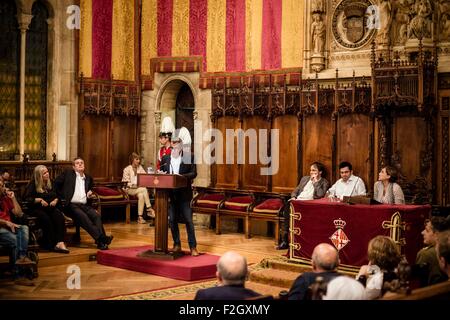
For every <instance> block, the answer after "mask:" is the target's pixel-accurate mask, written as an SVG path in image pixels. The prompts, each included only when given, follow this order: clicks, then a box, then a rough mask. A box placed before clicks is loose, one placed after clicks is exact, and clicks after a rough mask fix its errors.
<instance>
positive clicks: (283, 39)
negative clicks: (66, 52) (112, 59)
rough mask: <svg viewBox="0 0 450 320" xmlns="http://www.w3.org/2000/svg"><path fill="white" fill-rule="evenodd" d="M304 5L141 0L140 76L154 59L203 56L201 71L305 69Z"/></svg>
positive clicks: (293, 1)
mask: <svg viewBox="0 0 450 320" xmlns="http://www.w3.org/2000/svg"><path fill="white" fill-rule="evenodd" d="M92 1H94V2H97V1H99V2H102V8H104V6H103V5H107V3H113V2H114V3H115V2H116V0H91V1H87V0H85V2H92ZM124 1H125V0H124ZM130 2H133V1H132V0H130ZM303 6H304V1H301V0H142V9H141V12H142V16H141V74H142V75H149V74H151V70H150V69H151V63H150V60H151V59H153V58H160V57H187V56H200V57H202V66H201V71H202V72H250V71H253V70H273V69H284V68H298V67H301V66H302V55H303V52H302V51H303V37H304V32H303V30H304V25H303V21H304V18H303V15H304V10H303ZM113 7H115V6H113ZM106 11H107V10H106V9H104V10H103V13H104V14H106V13H107V12H106ZM97 23H101V22H97ZM106 29H107V28H106V27H105V30H106ZM112 29H114V26H113V27H112ZM105 36H106V35H105V34H103V35H101V37H105ZM101 49H102V50H107V48H106V47H102V48H101ZM92 50H93V48H92ZM114 50H115V49H114V48H113V52H114ZM86 63H87V64H88V61H86ZM91 65H95V63H94V61H92V63H91Z"/></svg>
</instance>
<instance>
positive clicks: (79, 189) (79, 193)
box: [70, 172, 87, 204]
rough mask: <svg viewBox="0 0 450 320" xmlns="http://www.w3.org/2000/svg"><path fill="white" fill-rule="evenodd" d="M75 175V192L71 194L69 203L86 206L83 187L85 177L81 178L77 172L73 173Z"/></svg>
mask: <svg viewBox="0 0 450 320" xmlns="http://www.w3.org/2000/svg"><path fill="white" fill-rule="evenodd" d="M75 174H76V179H75V191H74V193H73V197H72V200H70V202H73V203H83V204H86V202H87V198H86V187H85V180H86V177H85V176H84V175H83V176H81V175H80V174H79V173H78V172H75Z"/></svg>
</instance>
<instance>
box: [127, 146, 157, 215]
mask: <svg viewBox="0 0 450 320" xmlns="http://www.w3.org/2000/svg"><path fill="white" fill-rule="evenodd" d="M138 173H146V172H145V170H144V168H143V167H142V166H141V156H140V155H139V154H137V153H135V152H133V153H132V154H131V155H130V165H129V166H127V167H126V168H125V169H123V176H122V182H127V187H126V192H127V193H128V194H129V195H130V196H137V198H138V216H139V217H138V223H146V221H145V219H144V217H143V214H144V205H145V206H146V207H147V215H148V216H149V217H151V218H154V217H155V210H153V209H152V205H151V203H150V198H149V196H148V191H147V188H144V187H138V186H137V174H138Z"/></svg>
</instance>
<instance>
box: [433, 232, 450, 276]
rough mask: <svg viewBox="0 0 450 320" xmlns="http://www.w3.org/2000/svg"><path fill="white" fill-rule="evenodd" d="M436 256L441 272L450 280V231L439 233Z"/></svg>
mask: <svg viewBox="0 0 450 320" xmlns="http://www.w3.org/2000/svg"><path fill="white" fill-rule="evenodd" d="M436 254H437V257H438V260H439V265H440V267H441V270H442V271H444V272H445V273H446V274H447V277H449V278H450V230H446V231H443V232H439V234H438V239H437V242H436Z"/></svg>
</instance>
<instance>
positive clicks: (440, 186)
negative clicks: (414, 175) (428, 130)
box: [436, 89, 450, 206]
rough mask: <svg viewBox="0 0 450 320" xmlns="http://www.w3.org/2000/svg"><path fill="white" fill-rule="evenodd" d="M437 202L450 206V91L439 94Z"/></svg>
mask: <svg viewBox="0 0 450 320" xmlns="http://www.w3.org/2000/svg"><path fill="white" fill-rule="evenodd" d="M438 114H439V121H438V128H437V137H438V138H437V154H436V159H437V174H436V178H437V183H436V202H437V203H439V204H441V205H443V206H448V205H450V183H449V181H450V168H449V167H450V140H449V136H450V90H448V89H447V90H441V91H440V92H439V112H438Z"/></svg>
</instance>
